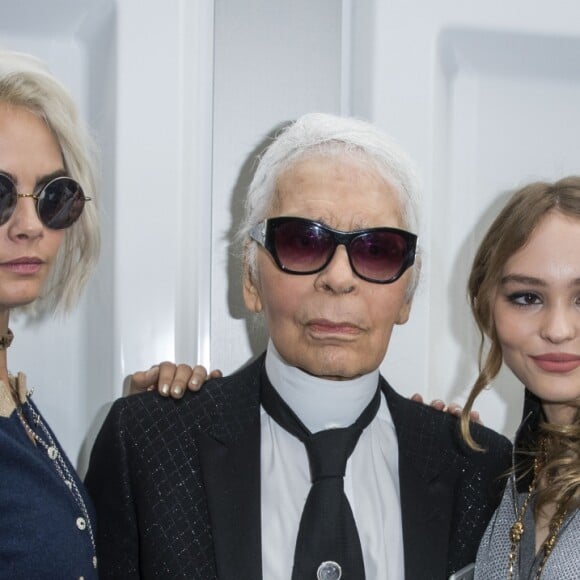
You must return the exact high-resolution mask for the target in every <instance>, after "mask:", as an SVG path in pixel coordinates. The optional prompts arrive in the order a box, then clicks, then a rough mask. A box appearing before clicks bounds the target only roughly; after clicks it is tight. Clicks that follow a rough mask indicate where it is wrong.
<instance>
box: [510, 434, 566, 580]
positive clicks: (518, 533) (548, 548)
mask: <svg viewBox="0 0 580 580" xmlns="http://www.w3.org/2000/svg"><path fill="white" fill-rule="evenodd" d="M541 449H542V451H543V453H542V454H543V456H544V457H545V447H544V444H542V445H541ZM539 470H540V461H539V459H538V457H536V458H535V459H534V477H533V479H532V482H531V483H530V486H529V488H528V494H527V495H526V497H525V499H524V502H523V503H522V505H521V507H520V509H519V511H518V515H517V518H516V521H515V522H514V524H513V526H512V527H511V529H510V540H511V547H510V552H509V554H508V580H513V577H514V568H515V563H516V557H517V553H518V548H519V545H520V542H521V540H522V536H523V535H524V531H525V529H524V516H525V514H526V510H527V509H528V504H529V503H530V499H531V497H532V494H533V493H534V490H535V489H536V482H537V477H538V471H539ZM565 517H566V510H562V511H561V513H559V514H558V515H557V517H556V516H555V517H553V518H552V521H551V522H550V534H549V536H548V537H547V538H546V540H545V541H544V543H543V544H542V547H541V548H540V552H542V561H541V562H540V565H539V566H538V570H537V572H536V575H535V580H539V579H540V576H541V575H542V571H543V570H544V566H545V565H546V562H547V561H548V558H549V557H550V554H551V553H552V551H553V550H554V546H555V545H556V542H557V540H558V534H559V533H560V528H561V527H562V524H563V523H564V518H565Z"/></svg>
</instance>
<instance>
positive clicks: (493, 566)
mask: <svg viewBox="0 0 580 580" xmlns="http://www.w3.org/2000/svg"><path fill="white" fill-rule="evenodd" d="M540 418H541V406H540V402H539V400H538V398H537V397H535V396H534V395H532V394H531V393H530V392H529V391H526V399H525V406H524V419H523V421H522V424H521V425H520V427H519V429H518V433H517V436H516V446H515V448H514V453H513V462H512V463H513V464H512V475H511V476H510V478H509V480H508V482H507V484H506V488H505V492H504V494H503V498H502V501H501V504H500V506H499V507H498V509H497V511H496V512H495V514H494V515H493V517H492V519H491V521H490V523H489V525H488V527H487V530H486V531H485V534H484V537H483V539H482V541H481V545H480V547H479V551H478V553H477V561H476V571H475V580H504V579H505V578H506V577H507V570H508V556H509V553H510V548H511V542H510V530H511V527H512V525H513V524H514V522H515V521H516V518H517V515H518V512H519V510H520V508H521V506H522V504H523V502H524V499H525V498H526V497H527V495H528V486H529V484H530V477H531V474H528V475H527V476H525V477H520V478H518V477H516V476H515V475H513V474H515V473H516V472H517V465H521V464H524V463H528V464H529V462H530V456H529V454H528V453H527V450H529V449H534V448H536V446H537V433H538V426H539V423H540ZM525 515H526V519H525V520H524V522H525V525H524V529H525V530H527V531H528V533H529V531H530V530H534V529H535V523H534V517H533V509H532V507H531V505H530V506H529V507H528V509H527V510H526V514H525ZM525 533H526V532H525V531H524V534H525ZM532 533H533V532H532ZM524 541H525V540H522V542H524ZM539 561H540V558H538V557H536V559H535V561H534V563H533V565H532V567H531V575H528V572H527V568H528V567H529V565H530V562H526V563H525V564H524V565H523V575H522V571H521V569H520V562H519V551H518V559H517V560H516V566H515V569H514V580H529V579H532V578H535V577H536V574H535V570H536V568H537V566H538V564H539ZM541 577H542V580H578V579H579V578H580V510H578V509H576V510H574V511H573V512H572V513H570V514H568V515H567V516H566V518H565V520H564V523H563V524H562V527H561V529H560V532H559V534H558V539H557V543H556V546H555V548H554V550H553V551H552V553H551V554H550V557H549V558H548V559H547V561H546V563H545V565H544V567H543V569H542V576H541Z"/></svg>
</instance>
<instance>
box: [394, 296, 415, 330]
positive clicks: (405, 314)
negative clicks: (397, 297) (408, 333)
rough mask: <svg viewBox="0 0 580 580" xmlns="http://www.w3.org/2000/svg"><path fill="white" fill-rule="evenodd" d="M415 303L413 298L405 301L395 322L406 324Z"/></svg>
mask: <svg viewBox="0 0 580 580" xmlns="http://www.w3.org/2000/svg"><path fill="white" fill-rule="evenodd" d="M412 305H413V300H412V299H411V300H409V301H408V302H405V303H404V304H403V306H401V309H400V310H399V314H398V316H397V318H396V319H395V324H405V322H407V320H409V314H411V306H412Z"/></svg>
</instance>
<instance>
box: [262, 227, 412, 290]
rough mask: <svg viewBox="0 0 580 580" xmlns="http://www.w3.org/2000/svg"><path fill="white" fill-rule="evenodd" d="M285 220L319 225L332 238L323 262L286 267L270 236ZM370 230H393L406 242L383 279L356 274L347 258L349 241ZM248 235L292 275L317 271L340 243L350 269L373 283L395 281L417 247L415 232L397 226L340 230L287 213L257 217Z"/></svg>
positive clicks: (408, 266)
mask: <svg viewBox="0 0 580 580" xmlns="http://www.w3.org/2000/svg"><path fill="white" fill-rule="evenodd" d="M289 222H301V223H304V224H305V225H308V226H315V227H317V228H320V229H321V230H322V231H324V232H326V233H328V234H330V236H331V238H332V241H333V242H334V249H333V250H332V252H330V254H329V256H328V259H327V260H326V262H324V264H322V266H320V267H319V268H316V269H314V270H308V271H306V272H301V271H296V270H292V269H290V268H288V267H286V266H285V265H284V264H283V263H282V262H281V260H280V258H279V256H278V253H277V251H276V244H275V242H274V236H275V233H276V229H277V228H279V227H280V226H282V225H284V224H286V223H289ZM374 232H381V233H392V234H396V235H398V236H400V237H401V238H403V239H404V240H405V243H406V245H407V251H406V253H405V257H404V259H403V263H402V264H401V267H400V268H399V270H398V271H397V272H396V273H395V274H394V275H393V276H391V277H390V278H388V279H387V280H376V279H374V278H369V277H367V276H363V275H362V274H360V273H359V272H358V271H357V269H356V268H355V266H354V264H353V261H352V258H351V255H350V244H351V243H352V242H353V241H354V240H356V239H357V238H359V237H360V236H364V235H367V234H372V233H374ZM250 237H251V238H252V239H253V240H254V241H255V242H258V244H260V245H261V246H262V247H263V248H265V249H266V250H267V251H268V252H269V254H270V255H271V256H272V258H273V259H274V262H275V263H276V265H277V266H278V268H280V270H282V271H283V272H286V273H288V274H294V275H296V276H307V275H310V274H317V273H318V272H321V271H322V270H324V268H326V267H327V266H328V264H330V262H331V261H332V258H333V257H334V254H335V253H336V248H337V247H338V246H344V247H345V248H346V253H347V255H348V261H349V263H350V267H351V268H352V271H353V272H354V273H355V274H356V275H357V276H358V277H359V278H362V279H363V280H366V281H367V282H372V283H373V284H392V283H393V282H396V281H397V280H398V279H399V278H400V277H401V276H402V275H403V274H404V273H405V271H406V270H407V269H408V268H410V267H411V266H412V265H413V264H414V263H415V253H416V250H417V236H416V235H415V234H412V233H411V232H407V231H406V230H401V229H398V228H388V227H382V228H366V229H362V230H355V231H352V232H343V231H340V230H335V229H333V228H329V227H328V226H325V225H324V224H321V223H320V222H317V221H314V220H309V219H306V218H301V217H290V216H288V217H286V216H284V217H276V218H268V219H265V220H263V221H261V222H260V223H258V224H256V225H255V226H254V227H253V228H252V229H251V230H250Z"/></svg>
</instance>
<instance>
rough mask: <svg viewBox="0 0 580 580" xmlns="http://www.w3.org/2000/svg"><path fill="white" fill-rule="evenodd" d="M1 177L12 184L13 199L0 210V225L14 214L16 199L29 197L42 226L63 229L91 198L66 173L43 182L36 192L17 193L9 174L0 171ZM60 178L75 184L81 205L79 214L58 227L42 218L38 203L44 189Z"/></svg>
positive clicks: (70, 224)
mask: <svg viewBox="0 0 580 580" xmlns="http://www.w3.org/2000/svg"><path fill="white" fill-rule="evenodd" d="M2 179H4V180H6V181H7V182H9V183H10V185H11V186H12V191H11V192H10V194H11V195H12V197H13V199H12V200H11V206H8V207H7V208H6V210H4V211H0V226H3V225H4V224H6V223H8V221H9V220H10V218H11V217H12V215H13V214H14V210H15V209H16V203H17V202H18V199H19V198H26V197H29V198H31V199H33V200H34V202H35V206H36V215H38V219H39V220H40V221H41V222H42V224H43V225H44V226H46V227H47V228H49V229H51V230H64V229H67V228H69V227H71V226H72V225H73V224H74V223H75V222H76V221H77V220H78V219H79V217H80V216H81V215H82V213H83V210H84V208H85V202H87V201H91V199H92V198H91V197H87V196H86V195H85V194H84V191H83V188H82V187H81V186H80V184H79V183H78V182H77V181H76V180H74V179H73V178H72V177H68V176H66V175H60V176H58V177H55V178H54V179H51V180H50V181H49V182H48V183H45V184H44V185H43V186H42V187H41V188H40V189H39V190H38V191H37V193H27V194H24V193H18V189H17V187H16V184H15V183H14V181H13V180H12V178H11V177H10V176H9V175H6V174H5V173H2V172H0V180H2ZM61 180H66V181H68V182H72V183H74V185H75V186H76V188H77V189H78V191H79V193H80V198H81V199H82V202H83V205H82V208H81V210H80V212H79V214H78V215H77V216H76V217H75V218H74V219H73V220H72V221H71V222H70V223H66V225H63V226H60V227H54V226H51V225H50V224H48V223H46V221H45V220H44V218H43V216H42V214H41V212H40V208H39V204H40V203H41V202H42V200H43V196H44V194H45V192H46V190H47V189H48V188H49V187H50V186H51V185H54V184H55V183H56V182H58V181H61Z"/></svg>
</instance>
